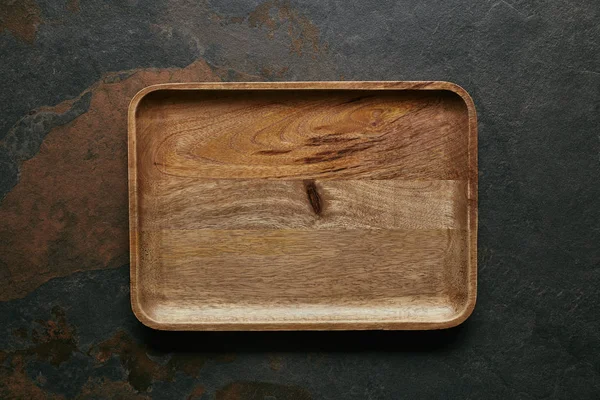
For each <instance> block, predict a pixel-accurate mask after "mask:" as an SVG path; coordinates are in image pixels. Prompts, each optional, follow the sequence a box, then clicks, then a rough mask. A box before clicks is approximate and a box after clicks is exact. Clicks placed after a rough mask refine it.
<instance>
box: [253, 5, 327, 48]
mask: <svg viewBox="0 0 600 400" xmlns="http://www.w3.org/2000/svg"><path fill="white" fill-rule="evenodd" d="M248 23H249V24H250V26H251V27H252V28H256V27H264V28H266V29H267V31H268V35H269V37H270V38H273V37H274V36H275V31H276V30H277V29H279V28H280V27H282V26H286V27H287V33H288V36H289V37H290V40H291V50H292V51H293V52H294V53H296V54H298V55H302V52H303V50H304V48H305V46H308V47H309V48H311V49H312V51H313V52H314V53H315V54H316V53H319V52H320V51H321V50H325V49H324V48H322V47H326V46H322V45H321V44H320V41H319V28H318V27H317V26H316V25H315V24H313V23H312V22H311V21H310V20H309V19H308V18H307V17H306V16H305V15H304V14H301V13H299V12H298V11H297V10H296V9H294V8H293V7H291V5H290V2H289V1H282V0H267V1H265V2H264V3H261V4H259V5H258V6H257V7H256V8H255V9H254V11H252V12H251V13H250V14H249V15H248ZM313 56H314V54H313Z"/></svg>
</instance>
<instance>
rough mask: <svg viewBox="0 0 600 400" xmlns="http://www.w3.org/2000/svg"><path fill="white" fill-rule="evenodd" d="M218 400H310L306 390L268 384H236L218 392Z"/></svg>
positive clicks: (310, 397)
mask: <svg viewBox="0 0 600 400" xmlns="http://www.w3.org/2000/svg"><path fill="white" fill-rule="evenodd" d="M216 398H217V400H265V399H277V400H310V399H312V396H311V394H310V393H309V392H308V391H307V390H306V389H304V388H301V387H299V386H292V385H279V384H275V383H266V382H234V383H231V384H229V385H227V386H225V387H224V388H222V389H220V390H217V394H216Z"/></svg>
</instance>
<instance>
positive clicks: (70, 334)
mask: <svg viewBox="0 0 600 400" xmlns="http://www.w3.org/2000/svg"><path fill="white" fill-rule="evenodd" d="M34 326H35V327H34V328H33V330H32V332H31V335H29V333H28V331H27V329H25V328H18V329H16V330H15V331H14V332H13V334H14V335H15V336H16V337H18V338H19V339H22V340H26V341H29V342H30V343H31V345H30V346H29V347H27V348H25V349H21V350H15V351H13V352H2V354H1V357H0V398H1V399H62V398H63V397H62V396H58V395H52V394H50V393H46V392H44V391H43V390H42V389H41V388H40V387H39V386H38V385H39V384H44V383H45V380H46V378H45V377H43V376H40V377H39V379H38V382H37V384H36V382H34V381H32V380H31V379H30V378H29V377H28V376H27V373H26V366H27V360H29V359H32V358H35V359H36V360H38V361H42V362H46V363H49V364H51V365H52V366H54V367H59V366H60V364H62V363H63V362H65V361H67V360H68V359H69V358H71V355H72V354H73V353H74V352H76V351H77V343H76V339H75V329H74V328H73V327H72V326H70V325H69V324H68V323H67V321H66V318H65V313H64V310H63V309H62V308H60V307H54V308H53V309H52V318H51V319H50V320H48V321H36V322H35V324H34Z"/></svg>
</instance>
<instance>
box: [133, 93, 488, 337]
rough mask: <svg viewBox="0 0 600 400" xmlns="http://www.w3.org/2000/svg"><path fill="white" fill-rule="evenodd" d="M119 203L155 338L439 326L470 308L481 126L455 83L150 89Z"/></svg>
mask: <svg viewBox="0 0 600 400" xmlns="http://www.w3.org/2000/svg"><path fill="white" fill-rule="evenodd" d="M129 201H130V241H131V303H132V307H133V311H134V312H135V315H136V316H137V317H138V318H139V320H140V321H142V322H143V323H144V324H146V325H148V326H150V327H153V328H157V329H165V330H303V329H318V330H330V329H439V328H447V327H451V326H454V325H457V324H459V323H461V322H462V321H464V320H465V319H466V318H467V317H468V316H469V314H470V313H471V311H472V310H473V307H474V305H475V296H476V285H477V283H476V278H477V275H476V274H477V272H476V268H477V266H476V263H477V257H476V248H477V246H476V241H477V236H476V235H477V121H476V115H475V108H474V106H473V102H472V100H471V98H470V97H469V95H468V94H467V93H466V92H465V91H464V90H463V89H462V88H460V87H459V86H457V85H454V84H452V83H447V82H295V83H292V82H290V83H193V84H166V85H157V86H152V87H148V88H146V89H144V90H142V91H141V92H139V93H138V94H137V95H136V96H135V97H134V99H133V100H132V102H131V105H130V108H129Z"/></svg>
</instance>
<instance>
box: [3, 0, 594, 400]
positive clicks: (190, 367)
mask: <svg viewBox="0 0 600 400" xmlns="http://www.w3.org/2000/svg"><path fill="white" fill-rule="evenodd" d="M599 13H600V6H599V4H598V1H597V0H580V1H579V0H566V1H565V0H550V1H541V0H539V1H521V0H506V1H504V0H500V1H477V2H475V1H473V2H461V1H457V0H452V1H443V0H439V1H431V0H430V1H424V2H422V1H416V0H415V1H407V0H402V1H389V0H386V1H360V0H346V1H343V0H328V1H312V2H311V1H307V0H290V1H287V0H266V1H254V0H244V1H237V2H225V1H223V2H221V1H216V0H204V1H201V0H199V1H192V0H152V1H142V0H68V1H66V0H18V1H17V0H0V82H1V86H0V88H1V90H0V110H1V113H0V398H2V399H13V398H14V399H21V398H22V399H43V398H51V399H61V398H85V399H92V398H98V399H100V398H126V399H138V398H140V399H141V398H182V399H183V398H187V399H212V398H217V399H223V400H225V399H260V400H263V399H269V400H273V399H277V400H282V399H338V398H344V399H389V398H407V399H416V398H426V399H428V398H474V399H481V398H490V399H491V398H499V399H508V398H523V399H542V398H577V399H587V398H599V397H600V311H599V310H598V308H599V306H600V250H599V246H600V215H599V208H600V203H599V200H598V199H599V195H600V117H599V115H600V110H599V104H600V15H599ZM219 80H221V81H248V80H261V81H280V80H449V81H454V82H456V83H458V84H460V85H462V86H463V87H464V88H466V89H467V90H468V91H469V92H470V93H471V95H472V96H473V98H474V100H475V104H476V106H477V110H478V113H479V124H480V125H479V126H480V132H479V143H480V147H479V161H480V164H479V165H480V190H479V196H480V197H479V198H480V219H479V221H480V230H479V299H478V305H477V307H476V309H475V312H474V314H473V316H472V317H471V318H470V319H469V320H468V321H467V322H466V323H465V324H464V325H462V326H460V327H458V328H455V329H451V330H447V331H440V332H412V333H406V332H354V333H352V332H346V333H343V332H342V333H324V332H322V333H318V332H317V333H160V332H155V331H152V330H150V329H147V328H145V327H143V326H142V325H141V324H140V323H138V322H137V320H136V319H135V318H134V316H133V314H132V313H131V311H130V307H129V296H128V288H129V277H128V264H127V263H128V243H127V228H128V227H127V206H126V205H127V182H126V158H127V157H126V134H127V132H126V118H125V115H126V107H127V104H128V102H129V99H130V98H131V97H132V95H133V94H134V93H135V92H136V91H138V90H139V89H141V88H142V87H144V86H147V85H149V84H153V83H159V82H180V81H219Z"/></svg>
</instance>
